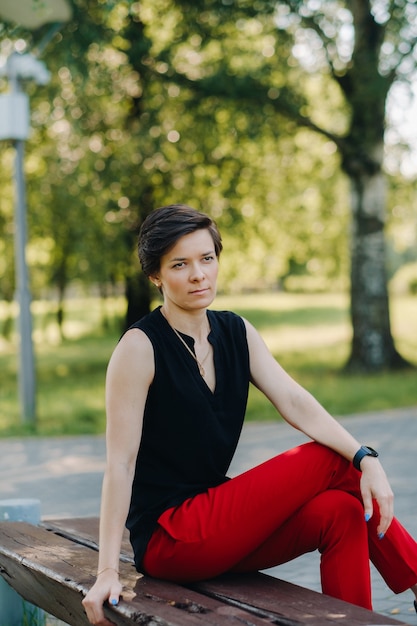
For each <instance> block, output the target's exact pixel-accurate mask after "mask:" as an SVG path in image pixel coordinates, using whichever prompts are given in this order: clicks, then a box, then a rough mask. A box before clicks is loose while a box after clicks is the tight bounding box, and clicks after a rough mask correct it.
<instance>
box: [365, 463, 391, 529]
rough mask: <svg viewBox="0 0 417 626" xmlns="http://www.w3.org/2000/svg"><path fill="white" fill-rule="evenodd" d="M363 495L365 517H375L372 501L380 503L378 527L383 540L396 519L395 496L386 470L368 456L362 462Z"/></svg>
mask: <svg viewBox="0 0 417 626" xmlns="http://www.w3.org/2000/svg"><path fill="white" fill-rule="evenodd" d="M361 470H362V477H361V483H360V484H361V493H362V499H363V504H364V507H365V517H366V519H370V518H371V517H372V515H373V512H374V511H373V503H372V499H375V500H376V501H377V502H378V505H379V510H380V514H381V519H380V521H379V524H378V527H377V533H378V537H380V538H381V539H382V537H383V536H384V534H385V533H386V532H387V530H388V528H389V525H390V524H391V522H392V518H393V517H394V494H393V492H392V489H391V486H390V484H389V482H388V479H387V476H386V474H385V472H384V469H383V467H382V465H381V463H380V462H379V460H378V459H376V458H374V457H369V456H366V457H364V458H363V459H362V461H361Z"/></svg>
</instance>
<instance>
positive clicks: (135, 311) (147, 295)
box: [125, 272, 151, 328]
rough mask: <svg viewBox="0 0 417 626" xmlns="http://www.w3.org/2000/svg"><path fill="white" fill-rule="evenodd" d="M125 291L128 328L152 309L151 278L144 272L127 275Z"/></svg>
mask: <svg viewBox="0 0 417 626" xmlns="http://www.w3.org/2000/svg"><path fill="white" fill-rule="evenodd" d="M125 293H126V300H127V309H126V320H125V321H126V328H129V327H130V326H131V325H132V324H134V323H135V322H137V321H138V320H139V319H141V318H142V317H144V316H145V315H146V314H147V313H149V311H150V305H151V290H150V284H149V280H148V279H147V278H146V276H145V275H144V274H143V273H142V272H138V273H136V274H133V275H132V276H127V277H126V282H125Z"/></svg>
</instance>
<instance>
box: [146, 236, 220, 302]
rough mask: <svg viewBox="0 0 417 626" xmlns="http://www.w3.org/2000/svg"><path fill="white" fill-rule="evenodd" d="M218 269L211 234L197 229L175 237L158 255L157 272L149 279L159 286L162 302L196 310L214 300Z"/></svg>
mask: <svg viewBox="0 0 417 626" xmlns="http://www.w3.org/2000/svg"><path fill="white" fill-rule="evenodd" d="M218 271H219V264H218V259H217V256H216V252H215V249H214V243H213V239H212V236H211V234H210V232H209V231H208V230H207V229H200V230H196V231H194V232H192V233H190V234H189V235H184V236H183V237H181V238H180V239H178V241H177V243H176V244H175V246H174V247H173V248H171V250H170V251H169V252H167V254H164V255H163V256H162V257H161V263H160V270H159V273H158V274H157V275H156V276H152V277H151V280H152V281H153V282H154V283H155V284H156V285H157V286H158V287H161V288H162V293H163V296H164V303H165V304H167V305H169V304H173V305H175V306H177V307H179V308H181V309H186V310H194V309H195V310H197V309H201V308H205V307H208V306H209V305H210V304H211V303H212V302H213V300H214V297H215V295H216V285H217V274H218Z"/></svg>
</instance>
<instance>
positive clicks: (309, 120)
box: [164, 0, 417, 371]
mask: <svg viewBox="0 0 417 626" xmlns="http://www.w3.org/2000/svg"><path fill="white" fill-rule="evenodd" d="M179 4H181V5H182V6H183V7H185V6H186V7H187V11H189V10H191V6H190V2H188V1H187V0H182V1H181V2H179ZM192 5H193V7H194V9H197V10H198V11H202V12H203V13H202V14H203V15H204V18H201V17H200V18H198V17H196V22H197V24H198V27H200V28H202V27H203V29H204V31H205V36H206V38H208V37H209V34H210V31H211V34H212V33H213V32H214V27H213V24H214V23H215V22H216V20H215V19H213V18H212V19H211V20H210V19H209V18H207V13H208V12H209V11H211V12H212V13H213V14H214V13H215V12H216V11H217V14H218V15H219V16H220V15H222V16H223V18H224V16H225V15H226V14H227V8H229V9H230V14H229V19H230V20H234V21H236V19H237V18H238V17H241V14H242V13H244V14H245V16H246V17H247V18H248V17H249V16H250V15H251V14H252V16H253V15H256V16H257V17H258V18H259V19H260V20H262V19H265V16H268V15H269V16H270V19H271V20H272V21H273V22H274V23H276V25H277V29H278V33H279V34H276V36H275V39H274V43H275V60H276V62H277V63H278V64H280V63H282V60H280V59H279V56H278V55H279V53H280V52H281V53H282V50H283V48H282V42H280V37H284V42H285V44H286V45H287V46H288V52H289V54H288V57H287V58H288V59H289V63H291V65H294V64H296V65H297V68H298V79H299V80H298V82H297V84H294V82H292V83H291V84H289V83H286V84H285V85H282V84H281V85H276V84H274V78H275V76H274V73H273V71H272V68H271V66H270V64H269V68H267V67H265V68H264V70H263V72H258V74H257V75H256V76H254V73H253V67H252V68H251V70H252V71H251V72H249V73H247V72H244V71H243V72H242V70H240V72H232V71H230V68H228V67H226V66H224V65H223V66H222V67H220V68H216V71H215V72H214V73H212V74H211V75H207V73H206V74H205V75H204V76H202V77H201V78H198V79H197V80H196V79H195V78H194V77H192V78H190V77H189V76H186V75H183V76H182V82H183V83H187V84H188V85H189V86H190V88H193V87H194V89H195V90H196V91H197V92H198V93H200V94H203V93H208V92H210V93H211V94H213V93H216V92H217V93H218V94H221V95H223V96H224V97H227V98H235V99H239V100H240V101H241V102H242V101H245V102H248V101H253V102H256V103H257V105H259V104H260V103H262V102H270V103H271V104H272V105H273V106H274V108H275V110H276V111H278V112H280V113H281V114H284V115H286V116H288V117H289V118H290V119H292V120H294V121H295V122H296V124H297V125H299V126H304V127H306V128H309V129H311V130H313V131H314V132H317V133H319V134H321V135H323V136H325V137H326V138H328V139H330V140H331V141H333V142H334V143H335V145H336V146H337V149H338V151H339V154H340V157H341V167H342V170H343V172H344V173H345V174H346V176H347V177H348V179H349V181H350V196H351V201H350V202H351V215H352V237H351V319H352V326H353V340H352V347H351V355H350V358H349V361H348V363H347V369H349V370H365V371H378V370H382V369H385V368H393V369H394V368H399V367H404V366H408V365H409V364H408V363H407V362H406V361H405V359H403V358H402V357H401V355H400V354H399V353H398V352H397V350H396V348H395V345H394V341H393V337H392V334H391V328H390V317H389V299H388V288H387V273H386V252H385V235H384V226H385V220H386V182H385V175H384V171H383V159H384V131H385V123H386V119H385V111H386V103H387V97H388V94H389V91H390V88H391V87H392V85H393V84H394V82H395V81H407V80H408V79H409V77H410V76H411V75H412V73H413V72H414V71H415V67H416V61H415V51H416V49H417V47H416V41H417V5H416V4H415V2H412V1H409V2H407V1H405V0H392V1H391V2H390V3H387V2H383V1H382V0H374V1H371V0H347V1H345V2H342V1H341V0H330V1H329V0H327V1H323V0H321V1H318V2H309V1H308V0H282V1H276V2H272V1H271V2H267V1H265V2H260V3H258V4H257V5H256V7H255V5H253V4H250V5H249V4H248V3H246V2H245V1H244V0H241V1H239V0H237V1H235V2H233V3H227V6H226V5H225V4H223V3H221V2H217V1H216V0H212V1H211V2H204V3H201V2H198V3H196V2H193V3H192ZM203 9H204V11H203ZM239 14H240V15H239ZM207 25H209V26H207ZM216 27H217V23H216ZM223 28H224V26H223ZM265 28H266V26H264V25H262V32H263V31H264V29H265ZM268 35H269V36H271V27H270V24H269V31H268ZM278 51H279V52H278ZM167 56H168V51H165V56H164V58H165V59H166V58H167ZM171 65H172V66H175V59H172V61H171ZM267 65H268V64H267V63H265V66H267ZM268 69H269V72H268ZM317 73H321V74H326V75H327V77H328V78H329V79H330V81H333V83H335V84H336V85H337V86H338V88H339V90H340V93H341V95H342V96H343V99H344V106H345V115H344V128H343V129H342V130H337V129H336V127H337V118H338V117H339V118H340V112H337V114H336V116H334V117H332V116H331V117H330V118H327V119H325V118H323V116H321V115H320V111H319V109H318V107H317V103H316V102H314V101H311V99H310V98H309V94H308V93H307V92H306V90H305V89H303V87H304V85H306V84H308V82H309V80H308V79H309V77H311V76H312V74H317ZM303 77H304V79H303ZM176 79H177V80H180V79H179V77H178V76H177V77H176ZM328 88H330V84H329V87H328ZM335 118H336V119H335ZM335 121H336V123H335Z"/></svg>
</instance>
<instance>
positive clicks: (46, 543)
mask: <svg viewBox="0 0 417 626" xmlns="http://www.w3.org/2000/svg"><path fill="white" fill-rule="evenodd" d="M97 540H98V519H96V518H80V519H67V520H56V521H49V522H44V523H43V524H41V525H39V526H34V525H32V524H27V523H25V522H1V523H0V574H1V575H2V576H3V577H4V579H5V580H6V581H7V582H8V583H9V584H10V585H11V586H12V587H13V588H14V589H15V590H16V591H17V592H18V593H19V594H20V595H21V596H22V597H24V598H25V599H26V600H28V601H29V602H31V603H32V604H34V605H36V606H39V607H41V608H42V609H44V610H45V611H46V612H47V613H49V614H51V615H54V616H55V617H57V618H58V619H60V620H63V621H64V622H66V623H67V624H71V625H73V626H87V625H88V621H87V618H86V616H85V613H84V610H83V607H82V604H81V600H82V597H83V596H84V595H85V593H86V591H87V590H88V589H89V587H90V586H91V585H92V584H93V582H94V580H95V572H96V565H97V554H96V551H97V549H98V548H97ZM341 567H343V565H341ZM120 575H121V580H122V583H123V586H124V591H123V599H122V600H121V601H120V603H119V605H118V606H117V607H110V606H106V607H105V613H106V616H107V617H108V619H110V620H111V621H112V622H113V623H114V624H116V625H117V626H126V625H132V624H141V625H146V626H203V625H216V626H265V625H266V624H274V625H276V626H300V625H302V624H308V625H310V626H332V625H333V626H335V625H336V624H338V625H340V624H343V625H344V626H357V625H358V626H359V625H362V626H365V625H371V624H373V625H381V626H382V625H384V626H385V625H387V626H388V625H389V624H392V625H395V624H397V625H398V624H403V622H399V621H397V620H394V619H391V618H389V617H386V616H383V615H379V614H377V613H374V612H372V611H367V610H365V609H361V608H359V607H356V606H354V605H352V604H348V603H346V602H342V601H340V600H335V599H334V598H331V597H329V596H325V595H323V594H320V593H317V592H315V591H311V590H308V589H305V588H303V587H299V586H297V585H293V584H291V583H288V582H285V581H282V580H279V579H276V578H273V577H271V576H268V575H265V574H261V573H254V574H250V575H246V574H244V575H227V576H222V577H219V578H216V579H213V580H209V581H205V582H202V583H198V584H193V585H176V584H173V583H168V582H164V581H160V580H154V579H151V578H148V577H146V576H142V575H140V574H138V573H137V572H136V570H135V568H134V566H133V559H132V552H131V548H130V544H129V542H128V538H127V536H125V537H124V540H123V545H122V551H121V555H120Z"/></svg>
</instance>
